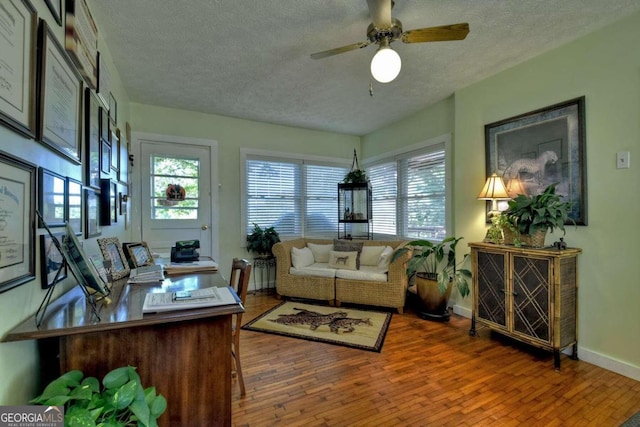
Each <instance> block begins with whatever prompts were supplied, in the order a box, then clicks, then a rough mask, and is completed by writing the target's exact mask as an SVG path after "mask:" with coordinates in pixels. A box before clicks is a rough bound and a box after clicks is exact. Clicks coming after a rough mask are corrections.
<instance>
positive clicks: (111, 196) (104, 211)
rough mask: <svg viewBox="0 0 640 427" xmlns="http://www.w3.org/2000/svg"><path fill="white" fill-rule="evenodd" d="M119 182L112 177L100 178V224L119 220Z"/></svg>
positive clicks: (108, 223) (109, 223)
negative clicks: (117, 201) (117, 200)
mask: <svg viewBox="0 0 640 427" xmlns="http://www.w3.org/2000/svg"><path fill="white" fill-rule="evenodd" d="M117 197H118V184H116V182H115V181H112V180H110V179H101V180H100V225H111V224H113V223H116V222H118V204H117V203H116V199H117Z"/></svg>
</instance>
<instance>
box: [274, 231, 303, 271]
mask: <svg viewBox="0 0 640 427" xmlns="http://www.w3.org/2000/svg"><path fill="white" fill-rule="evenodd" d="M306 245H307V243H306V241H305V239H303V238H300V239H293V240H287V241H284V242H279V243H276V244H275V245H273V247H272V248H271V252H273V256H275V257H276V276H279V275H281V274H289V270H291V248H293V247H296V248H300V249H301V248H304V247H305V246H306Z"/></svg>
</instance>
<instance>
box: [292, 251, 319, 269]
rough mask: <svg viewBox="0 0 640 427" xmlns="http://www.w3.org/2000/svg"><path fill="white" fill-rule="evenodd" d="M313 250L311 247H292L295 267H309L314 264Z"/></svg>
mask: <svg viewBox="0 0 640 427" xmlns="http://www.w3.org/2000/svg"><path fill="white" fill-rule="evenodd" d="M313 262H314V261H313V252H311V249H309V248H302V249H299V248H296V247H293V248H291V264H293V267H294V268H304V267H309V266H310V265H311V264H313Z"/></svg>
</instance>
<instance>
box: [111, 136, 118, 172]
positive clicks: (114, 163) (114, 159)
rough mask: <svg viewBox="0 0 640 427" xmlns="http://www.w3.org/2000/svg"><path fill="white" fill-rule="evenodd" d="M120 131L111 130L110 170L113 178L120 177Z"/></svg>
mask: <svg viewBox="0 0 640 427" xmlns="http://www.w3.org/2000/svg"><path fill="white" fill-rule="evenodd" d="M119 135H120V131H119V130H118V129H115V128H114V129H112V130H111V170H112V171H114V173H115V176H116V177H118V176H119V175H120V136H119ZM118 179H119V178H118Z"/></svg>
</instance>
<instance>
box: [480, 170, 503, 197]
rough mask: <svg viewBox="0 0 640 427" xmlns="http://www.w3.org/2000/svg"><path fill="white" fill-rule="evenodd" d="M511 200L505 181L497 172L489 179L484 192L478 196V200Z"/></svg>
mask: <svg viewBox="0 0 640 427" xmlns="http://www.w3.org/2000/svg"><path fill="white" fill-rule="evenodd" d="M510 198H511V197H510V196H509V193H507V189H506V188H505V186H504V181H502V178H501V177H499V176H498V175H496V173H495V172H494V173H493V174H492V175H491V176H490V177H489V178H487V182H486V183H485V184H484V187H483V188H482V191H481V192H480V194H478V200H508V199H510Z"/></svg>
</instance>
